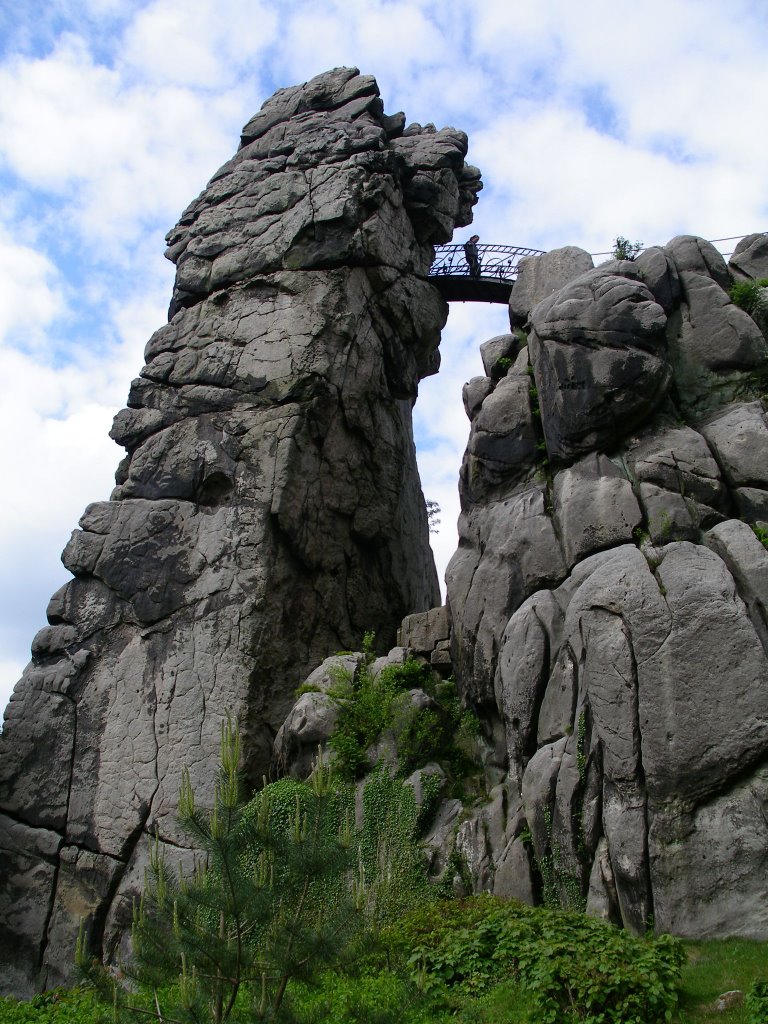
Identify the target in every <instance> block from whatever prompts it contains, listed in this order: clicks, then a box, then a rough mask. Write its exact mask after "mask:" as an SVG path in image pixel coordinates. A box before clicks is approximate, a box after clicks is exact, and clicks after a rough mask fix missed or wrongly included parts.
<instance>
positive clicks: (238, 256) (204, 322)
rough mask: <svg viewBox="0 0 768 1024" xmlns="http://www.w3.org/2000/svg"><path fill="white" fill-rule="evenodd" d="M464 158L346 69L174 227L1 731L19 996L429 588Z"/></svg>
mask: <svg viewBox="0 0 768 1024" xmlns="http://www.w3.org/2000/svg"><path fill="white" fill-rule="evenodd" d="M465 153H466V137H465V136H464V135H463V134H462V133H461V132H458V131H455V130H453V129H450V128H447V129H443V130H442V131H436V130H435V128H434V127H433V126H431V125H427V126H426V127H421V126H420V125H411V126H409V127H406V125H405V118H404V115H402V114H396V115H394V116H387V115H385V114H384V110H383V105H382V102H381V100H380V98H379V93H378V88H377V86H376V82H375V80H374V79H373V78H371V77H368V76H363V75H360V74H359V73H358V72H357V71H356V70H354V69H352V70H350V69H337V70H336V71H333V72H330V73H328V74H325V75H321V76H319V77H317V78H315V79H313V80H312V81H311V82H309V83H307V84H306V85H303V86H300V87H296V88H291V89H283V90H280V91H279V92H278V93H276V94H275V96H274V97H272V99H270V100H268V101H267V102H266V103H265V104H264V106H263V108H262V110H261V111H260V112H259V113H258V114H257V115H256V116H255V117H254V118H252V120H251V121H249V123H248V124H247V125H246V126H245V128H244V130H243V135H242V141H241V145H240V148H239V150H238V152H237V154H236V155H235V156H234V157H233V158H232V160H230V161H229V162H228V163H226V164H225V165H224V166H223V167H222V168H221V169H220V170H219V171H218V172H217V173H216V174H215V175H214V176H213V178H212V179H211V181H210V183H209V184H208V186H207V187H206V189H205V190H204V191H203V193H202V194H201V195H200V196H199V198H198V199H196V200H195V201H194V202H193V203H192V204H191V205H190V206H189V207H188V208H187V209H186V210H185V212H184V213H183V214H182V217H181V219H180V221H179V223H178V225H177V226H176V227H175V228H174V229H173V230H172V231H171V232H170V234H169V235H168V243H169V248H168V253H167V255H168V257H169V258H170V259H171V260H173V261H174V262H175V264H176V267H177V272H176V284H175V288H174V293H173V299H172V302H171V307H170V311H169V323H168V324H167V325H166V326H164V327H162V328H161V329H160V330H159V331H157V333H156V334H155V335H154V336H153V337H152V338H151V339H150V341H149V344H148V346H147V350H146V363H147V365H146V366H145V367H144V369H143V370H142V372H141V375H140V376H139V377H138V378H137V379H136V380H135V381H134V382H133V384H132V385H131V389H130V394H129V398H128V407H127V408H126V409H124V410H123V411H122V412H120V413H119V414H118V415H117V417H116V419H115V423H114V427H113V430H112V436H113V437H114V439H115V440H116V441H117V442H118V443H119V444H121V445H122V446H123V447H124V448H125V449H126V450H127V453H128V454H127V456H126V458H125V459H124V460H123V462H122V463H121V464H120V467H119V469H118V472H117V487H116V489H115V491H114V493H113V495H112V497H111V500H110V501H108V502H101V503H98V504H95V505H91V506H89V507H88V509H87V510H86V512H85V514H84V515H83V518H82V519H81V521H80V529H79V530H76V531H75V532H74V533H73V535H72V539H71V540H70V542H69V544H68V545H67V547H66V550H65V552H64V555H63V560H64V564H65V565H66V566H67V568H68V569H69V570H70V571H71V572H72V573H73V576H74V579H73V580H71V581H70V582H69V583H68V584H67V585H66V586H64V587H63V588H62V589H61V590H60V591H59V592H58V593H57V594H55V595H54V597H53V598H52V600H51V602H50V605H49V607H48V619H49V623H50V625H49V626H48V627H47V628H45V629H43V630H42V631H41V632H40V633H39V634H38V635H37V636H36V637H35V640H34V643H33V647H32V655H33V657H32V663H31V665H30V666H29V667H28V668H27V670H26V671H25V673H24V676H23V678H22V680H21V681H20V683H19V684H18V685H17V687H16V690H15V692H14V695H13V698H12V700H11V703H10V706H9V709H8V712H7V715H6V721H5V728H4V732H3V734H2V737H1V738H0V808H1V809H2V814H1V815H0V858H1V860H0V865H1V866H0V886H1V887H2V893H1V894H0V927H1V928H2V932H1V933H0V978H2V981H0V989H1V990H2V991H12V992H16V993H26V992H30V991H32V990H34V989H35V988H37V987H39V986H46V985H47V986H50V985H53V984H56V983H59V982H61V981H63V980H65V979H66V978H67V976H68V974H70V972H71V964H72V958H73V949H74V941H75V936H76V933H77V928H78V921H79V919H80V918H85V919H86V922H87V924H88V928H89V933H90V941H91V943H92V946H93V948H94V950H95V951H97V952H103V953H105V954H109V953H110V952H111V951H112V950H114V948H115V945H116V944H117V943H118V942H119V941H120V937H121V934H122V933H123V931H124V928H125V923H126V920H129V919H130V905H131V898H132V894H133V893H134V892H135V891H136V890H137V887H140V886H141V884H142V878H143V865H144V863H145V862H146V848H147V841H148V836H149V835H150V834H157V835H159V837H160V839H161V840H162V841H163V843H167V844H170V845H171V846H174V845H175V844H182V847H183V844H184V842H185V839H184V837H183V836H181V835H178V834H177V830H176V827H175V824H174V820H173V815H174V807H175V804H176V796H177V792H178V785H179V777H180V771H181V768H182V766H184V765H186V766H187V767H188V768H189V770H190V773H191V776H192V782H193V785H194V786H195V788H196V790H197V792H198V794H199V795H200V798H201V799H202V800H203V801H205V799H206V793H210V787H211V785H212V783H213V780H214V775H215V773H214V766H215V763H216V759H217V752H218V745H219V728H220V723H221V721H222V718H223V716H224V715H225V714H226V713H227V712H231V713H232V714H233V715H236V716H237V717H238V718H239V720H240V722H241V724H242V727H243V730H244V737H243V739H244V746H245V751H246V770H247V777H248V779H249V781H250V782H251V783H252V784H253V783H255V782H256V781H257V780H258V779H260V777H261V773H262V771H264V770H266V769H267V767H268V765H269V758H270V754H271V747H272V741H273V738H274V736H275V733H276V731H277V729H278V726H279V725H280V723H281V722H282V721H283V719H284V717H285V714H286V711H287V710H288V708H289V706H290V704H291V701H292V696H293V692H294V690H295V687H296V685H297V683H298V682H299V681H300V680H301V679H302V677H303V676H304V675H306V673H307V672H308V671H309V669H310V668H311V667H312V666H314V665H315V664H317V662H318V661H320V660H321V659H322V658H324V657H325V656H326V655H328V654H330V653H332V652H333V651H335V650H338V649H339V648H349V647H352V646H354V645H355V644H356V643H357V642H358V641H359V639H360V637H361V636H362V633H363V632H364V631H365V630H366V629H369V628H371V627H372V626H375V628H376V630H377V633H378V635H379V638H380V640H381V642H382V644H384V645H385V646H386V645H387V644H391V643H392V642H394V639H395V629H396V627H397V624H398V623H399V621H400V619H401V618H402V617H403V615H405V614H407V613H410V612H415V611H419V610H420V609H426V608H429V607H430V606H431V605H434V604H435V603H437V600H438V596H439V592H438V589H437V580H436V575H435V570H434V564H433V562H432V556H431V552H430V550H429V543H428V531H427V516H426V511H425V507H424V500H423V497H422V494H421V488H420V484H419V479H418V473H417V469H416V462H415V453H414V446H413V439H412V433H411V407H412V404H413V401H414V399H415V396H416V392H417V385H418V381H419V379H420V378H421V377H422V376H424V375H425V374H429V373H434V372H435V371H436V370H437V367H438V354H437V346H438V343H439V339H440V329H441V327H442V326H443V324H444V322H445V318H446V315H447V307H446V305H445V303H444V302H443V300H442V298H441V297H440V295H439V294H438V292H437V291H436V290H435V289H434V288H433V287H432V285H430V284H429V283H428V282H427V281H426V275H427V272H428V269H429V266H430V263H431V260H432V256H433V248H432V246H433V244H434V243H442V242H447V241H449V240H450V238H451V233H452V231H453V229H454V227H455V226H456V225H464V224H467V223H469V221H470V220H471V208H472V205H473V204H474V202H475V201H476V193H477V191H478V190H479V189H480V187H481V185H480V182H479V172H478V171H476V169H474V168H472V167H469V166H467V165H465V163H464V155H465ZM179 856H182V857H184V856H185V854H184V851H183V848H182V850H181V851H180V853H179ZM186 856H187V859H188V857H189V855H188V854H186Z"/></svg>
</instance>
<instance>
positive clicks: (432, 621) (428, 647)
mask: <svg viewBox="0 0 768 1024" xmlns="http://www.w3.org/2000/svg"><path fill="white" fill-rule="evenodd" d="M450 632H451V621H450V617H449V615H448V609H447V608H446V607H445V606H444V605H443V606H442V607H440V608H430V610H429V611H428V612H417V613H416V614H414V615H406V617H405V618H404V619H403V621H402V623H401V625H400V629H399V631H398V642H399V643H400V646H401V647H409V648H410V649H411V650H412V651H414V652H415V653H416V654H431V652H432V651H434V649H435V647H437V645H438V643H440V642H441V641H444V640H447V639H448V638H449V636H450Z"/></svg>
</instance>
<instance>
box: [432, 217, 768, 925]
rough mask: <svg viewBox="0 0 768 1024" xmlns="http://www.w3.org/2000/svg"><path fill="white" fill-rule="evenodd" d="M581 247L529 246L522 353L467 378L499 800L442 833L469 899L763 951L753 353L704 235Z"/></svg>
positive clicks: (759, 446)
mask: <svg viewBox="0 0 768 1024" xmlns="http://www.w3.org/2000/svg"><path fill="white" fill-rule="evenodd" d="M578 252H579V251H578V250H576V251H575V252H574V251H572V250H560V251H558V253H557V254H555V255H554V256H552V255H549V256H542V257H534V258H532V259H531V260H528V261H526V263H525V275H526V281H527V282H528V283H527V285H526V287H525V288H522V289H521V290H520V291H519V292H517V286H515V289H513V299H512V303H511V307H512V308H511V314H510V315H511V320H512V323H513V324H516V325H518V336H519V338H520V342H521V343H522V342H523V335H526V336H527V347H525V346H523V347H522V348H521V350H520V353H519V355H518V356H517V361H516V362H515V363H514V365H513V366H511V367H509V369H508V370H507V372H506V375H505V376H503V377H502V378H501V379H498V378H497V379H493V378H492V376H491V374H488V376H486V377H483V378H475V379H474V380H473V381H471V382H470V384H468V385H467V387H466V389H465V396H464V397H465V407H466V409H467V412H468V415H469V417H470V420H471V430H470V437H469V442H468V445H467V450H466V454H465V457H464V463H463V466H462V470H461V481H460V491H461V498H462V514H461V518H460V521H459V534H460V542H459V549H458V551H457V552H456V554H455V556H454V558H453V560H452V561H451V564H450V566H449V569H448V573H447V585H448V603H449V607H450V612H451V616H452V623H453V634H452V654H453V660H454V664H455V666H456V671H457V679H458V683H459V688H460V690H461V691H462V692H463V694H464V695H465V698H466V699H467V700H468V701H469V702H471V703H472V704H473V705H474V706H475V708H476V709H478V711H479V713H480V714H481V716H482V717H483V718H484V720H485V721H486V722H487V723H491V725H494V724H495V725H494V727H495V728H497V729H502V730H503V733H504V735H505V737H506V761H505V764H504V767H505V769H506V771H507V778H506V780H505V781H504V782H503V786H504V787H506V792H507V804H506V808H507V809H506V810H505V813H504V815H503V816H502V818H501V822H502V824H503V825H504V827H503V828H502V827H500V824H499V819H498V817H494V813H493V811H492V807H493V806H494V804H493V801H491V803H489V804H488V805H487V807H486V808H484V809H483V810H482V812H472V814H471V815H470V819H469V820H470V822H474V824H473V825H472V826H471V827H470V825H469V824H467V825H465V826H462V830H463V831H461V832H460V834H459V835H458V837H457V840H456V841H457V846H458V848H460V849H463V850H464V852H465V855H466V860H467V864H468V866H469V867H470V869H471V872H472V876H473V880H474V884H475V886H476V887H478V888H490V889H493V890H494V891H501V892H506V893H510V894H524V893H525V891H526V888H527V889H528V890H529V891H530V893H531V894H532V895H531V898H536V899H541V898H545V899H549V900H559V901H561V902H563V903H566V904H569V905H577V906H584V905H585V904H586V906H587V909H588V910H589V911H590V912H592V913H595V914H599V915H601V916H605V917H609V918H611V919H612V920H615V921H617V922H621V923H623V924H624V925H625V926H626V927H628V928H631V929H632V930H634V931H643V930H644V929H645V928H646V927H648V926H649V924H650V922H651V921H653V922H654V926H655V928H656V929H657V930H660V931H671V932H674V933H677V934H682V935H690V936H698V937H707V936H718V935H719V936H724V935H733V934H741V935H748V936H752V937H755V938H760V939H763V940H765V939H767V938H768V824H767V822H768V814H767V813H766V812H767V810H768V788H767V784H766V764H768V656H767V655H768V618H766V608H768V551H766V549H765V547H764V546H763V544H762V543H761V542H760V540H759V539H758V537H757V536H756V534H755V532H754V531H753V529H752V526H757V527H758V528H760V527H761V526H762V528H763V529H765V528H766V527H768V420H767V419H766V412H765V405H764V400H763V398H762V395H763V392H764V390H765V377H766V374H767V373H768V343H767V341H766V337H765V336H764V335H763V333H762V332H761V330H760V328H759V327H758V326H757V324H756V323H755V321H754V320H752V319H751V318H750V316H748V315H747V314H746V313H745V312H743V311H742V310H741V309H739V308H738V307H736V306H735V305H734V304H733V303H732V302H731V301H730V299H729V295H728V291H727V289H728V288H729V286H730V283H731V273H730V272H729V268H728V267H727V266H726V264H725V263H724V261H723V259H722V257H721V256H720V254H719V253H718V252H717V251H716V250H715V249H714V248H713V247H712V246H711V245H710V244H709V243H707V242H705V241H703V240H702V239H698V238H694V237H691V236H684V237H681V238H676V239H673V240H672V242H670V243H669V244H668V245H667V246H666V247H664V248H663V249H662V248H655V249H650V250H646V252H644V253H643V254H642V256H641V257H640V258H639V259H637V260H636V261H634V262H611V263H609V264H605V265H603V266H600V267H598V268H596V269H588V270H586V271H583V268H582V267H581V265H580V262H579V259H580V258H579V256H578ZM765 253H766V245H765V236H764V235H763V236H748V238H747V239H745V240H744V242H743V243H742V244H741V245H740V246H739V247H738V249H737V252H736V253H735V254H734V259H733V261H732V262H733V276H734V279H739V280H743V279H758V278H760V277H762V276H764V275H765V274H766V267H767V265H766V262H765V259H766V257H765ZM539 260H540V261H541V265H540V266H537V261H539ZM550 280H552V281H556V282H557V284H558V287H557V288H556V289H555V290H553V289H552V285H551V284H550V283H549V282H550ZM516 292H517V295H516ZM515 295H516V297H515ZM486 372H487V367H486ZM489 782H490V783H496V782H497V779H496V778H495V777H491V778H490V779H489ZM481 825H482V826H483V827H482V828H481V827H480V826H481ZM473 830H474V831H473ZM473 836H474V838H473ZM521 837H526V839H527V842H526V844H525V851H526V856H521V850H522V849H523V847H522V845H521V844H522V839H521ZM527 837H530V838H529V839H528V838H527ZM515 843H517V844H518V845H517V847H516V854H515V858H514V859H510V858H511V853H512V850H513V849H515ZM489 851H490V853H489ZM473 865H474V866H473ZM510 865H513V866H512V867H510Z"/></svg>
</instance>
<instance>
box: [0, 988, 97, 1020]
mask: <svg viewBox="0 0 768 1024" xmlns="http://www.w3.org/2000/svg"><path fill="white" fill-rule="evenodd" d="M103 1012H104V1011H103V1009H102V1007H101V1006H99V1004H98V1002H97V1001H96V999H95V998H94V995H93V993H92V992H89V991H86V990H85V989H81V988H75V989H63V988H56V989H51V990H50V991H48V992H43V993H42V994H41V995H38V996H34V997H33V998H32V999H30V1000H29V1001H26V1002H23V1001H20V1000H17V999H14V998H13V997H12V996H7V997H5V998H3V997H0V1024H100V1022H101V1020H102V1017H103Z"/></svg>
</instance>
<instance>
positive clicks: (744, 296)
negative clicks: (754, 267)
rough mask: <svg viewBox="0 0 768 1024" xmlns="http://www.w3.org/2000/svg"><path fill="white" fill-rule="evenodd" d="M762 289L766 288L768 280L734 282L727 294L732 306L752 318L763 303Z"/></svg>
mask: <svg viewBox="0 0 768 1024" xmlns="http://www.w3.org/2000/svg"><path fill="white" fill-rule="evenodd" d="M763 288H768V278H761V279H760V280H759V281H736V283H735V284H733V285H732V286H731V289H730V291H729V292H728V294H729V296H730V298H731V302H733V303H734V305H736V306H738V307H739V308H740V309H743V310H744V312H745V313H749V315H750V316H752V315H753V314H754V313H755V312H756V311H757V309H758V308H759V306H760V304H761V302H762V301H763V298H762V289H763Z"/></svg>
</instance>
